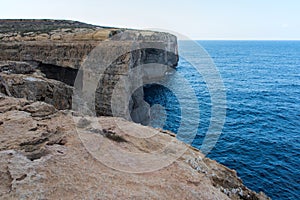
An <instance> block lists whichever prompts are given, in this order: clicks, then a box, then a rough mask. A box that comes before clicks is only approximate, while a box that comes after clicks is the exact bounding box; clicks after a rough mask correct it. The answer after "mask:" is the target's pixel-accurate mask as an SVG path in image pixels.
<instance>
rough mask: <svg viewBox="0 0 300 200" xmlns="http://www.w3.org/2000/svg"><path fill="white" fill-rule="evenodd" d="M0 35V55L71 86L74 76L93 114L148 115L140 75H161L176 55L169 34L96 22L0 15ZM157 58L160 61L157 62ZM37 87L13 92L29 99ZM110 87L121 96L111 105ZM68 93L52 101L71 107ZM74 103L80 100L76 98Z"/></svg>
mask: <svg viewBox="0 0 300 200" xmlns="http://www.w3.org/2000/svg"><path fill="white" fill-rule="evenodd" d="M0 39H1V41H0V49H1V51H0V61H4V62H7V61H14V62H16V61H17V62H26V63H27V64H28V65H30V66H31V68H32V70H31V72H32V73H33V72H34V71H37V70H38V71H39V72H42V73H43V74H45V78H48V79H55V80H58V81H61V82H63V83H65V84H67V85H69V86H74V82H75V80H76V78H77V85H76V87H75V89H78V90H80V91H79V92H82V93H81V94H82V95H81V97H80V98H83V99H82V100H81V101H85V102H87V103H86V104H85V106H87V108H85V109H87V110H92V111H93V112H92V113H95V114H96V115H98V116H99V115H107V116H112V115H114V116H119V117H124V118H126V119H131V118H133V119H134V121H136V122H147V118H148V117H149V116H148V109H149V107H148V105H147V104H146V103H145V102H143V90H142V89H141V88H139V87H141V86H142V85H143V83H144V81H145V80H148V81H149V79H150V80H152V79H157V78H159V77H161V76H164V73H165V72H166V71H167V70H168V67H175V66H176V65H177V61H178V55H177V40H176V37H175V36H173V35H171V34H168V33H160V32H152V31H137V30H125V29H116V28H108V27H100V26H93V25H88V24H83V23H80V22H72V21H63V20H61V21H56V20H0ZM113 55H114V56H115V57H114V56H113ZM112 58H113V59H112ZM145 64H147V66H146V67H141V68H142V69H139V71H138V73H135V74H131V75H130V71H132V69H134V68H138V67H139V66H141V65H145ZM157 64H159V65H161V67H160V66H159V67H157V66H158V65H157ZM83 66H84V67H83ZM4 69H5V67H4ZM4 69H3V68H2V70H1V71H2V72H3V71H5V70H4ZM78 70H81V72H82V73H81V76H80V77H78V76H77V75H78ZM6 72H7V71H6ZM28 74H30V73H28ZM11 75H12V76H15V73H14V71H10V72H9V73H7V74H6V75H3V77H4V78H6V79H9V77H8V76H11ZM26 76H30V77H31V75H26ZM30 77H29V79H28V78H27V79H26V81H27V82H28V81H29V80H32V81H34V82H35V83H34V84H36V80H37V79H34V78H36V77H33V78H30ZM128 77H130V78H128ZM19 79H20V78H19ZM26 81H25V82H26ZM51 81H52V80H51ZM51 81H50V82H51ZM119 81H123V82H122V85H120V84H119V85H120V87H115V86H116V84H117V83H118V82H119ZM12 84H13V86H12ZM12 84H10V83H8V86H9V88H10V89H12V90H13V91H14V90H32V89H33V88H32V87H28V85H30V84H20V83H16V82H14V83H12ZM40 89H41V88H40V87H36V91H31V92H30V93H31V94H32V95H25V94H20V93H18V92H16V93H18V95H19V96H17V95H15V92H12V95H14V96H17V97H20V96H22V97H28V98H29V99H33V94H37V95H39V93H44V89H42V90H40ZM133 89H135V90H138V91H137V92H135V96H131V94H132V93H133V92H134V91H131V90H133ZM25 93H29V92H25ZM113 93H115V94H119V97H120V98H121V99H118V103H116V106H114V108H112V105H111V104H112V103H111V102H112V99H111V98H112V94H113ZM67 96H70V95H69V91H67V92H66V95H65V96H61V95H56V96H55V97H56V101H62V102H63V103H62V105H59V106H58V107H57V108H59V109H61V108H63V109H64V108H70V107H71V105H70V104H72V98H70V97H69V98H68V99H61V98H60V97H63V98H67ZM57 98H58V99H57ZM36 99H37V100H43V99H47V101H46V102H47V103H52V102H53V101H50V100H49V99H48V98H46V97H45V98H44V97H43V98H40V97H39V96H37V97H36ZM89 101H91V102H89ZM65 102H68V103H69V104H66V103H65ZM54 103H55V104H53V105H55V106H57V103H56V102H54ZM74 106H75V107H78V106H79V105H78V104H77V103H76V104H75V105H74ZM74 109H76V108H74ZM113 109H114V110H113Z"/></svg>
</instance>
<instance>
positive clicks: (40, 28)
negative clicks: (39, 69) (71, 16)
mask: <svg viewBox="0 0 300 200" xmlns="http://www.w3.org/2000/svg"><path fill="white" fill-rule="evenodd" d="M74 28H86V29H98V28H108V27H102V26H95V25H91V24H86V23H82V22H78V21H71V20H51V19H0V33H10V32H14V33H21V34H22V33H27V32H40V33H49V32H51V31H53V30H56V29H74Z"/></svg>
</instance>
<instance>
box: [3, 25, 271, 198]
mask: <svg viewBox="0 0 300 200" xmlns="http://www.w3.org/2000/svg"><path fill="white" fill-rule="evenodd" d="M0 22H1V23H0V39H1V41H0V50H1V51H0V180H1V182H0V199H249V200H250V199H251V200H252V199H268V197H266V196H265V195H264V194H263V193H259V194H257V193H255V192H253V191H251V190H249V189H248V188H247V187H245V186H244V185H243V183H242V181H241V180H240V179H239V178H238V176H237V174H236V172H235V171H234V170H231V169H228V168H227V167H225V166H223V165H220V164H218V163H217V162H215V161H213V160H210V159H208V158H206V157H204V155H203V154H202V153H201V152H199V151H198V150H197V149H194V148H192V147H190V146H188V145H186V144H184V143H182V142H180V141H178V140H177V139H176V137H175V135H174V134H172V133H170V132H168V131H163V130H157V129H153V128H151V127H147V126H142V125H139V124H135V123H133V122H129V121H127V120H125V119H124V118H127V115H126V113H125V112H120V113H119V114H120V117H122V118H116V117H109V116H110V115H112V113H111V110H110V107H111V105H110V102H111V92H113V91H111V88H114V85H115V84H116V82H118V81H119V80H120V79H122V78H123V77H126V76H128V74H127V72H128V71H130V69H133V68H135V67H137V66H139V65H141V64H149V63H152V62H155V63H159V64H164V65H167V66H170V67H174V66H176V64H177V61H178V55H177V42H176V37H175V36H172V35H170V34H167V33H158V32H149V31H136V30H123V29H116V28H107V27H99V26H92V25H88V24H83V23H80V22H72V21H63V20H62V21H54V20H0ZM119 33H124V34H122V35H121V36H120V37H117V41H116V40H115V39H116V38H114V36H117V35H118V34H119ZM132 39H133V40H134V41H135V42H136V41H137V45H139V48H138V50H135V51H132V52H128V53H126V54H124V55H122V56H120V57H118V58H117V60H115V62H113V63H111V65H110V66H109V67H108V70H106V71H105V72H103V73H102V74H100V75H101V76H102V77H104V78H103V79H102V80H100V82H101V83H102V85H98V88H95V89H96V94H94V95H95V96H93V98H92V99H95V98H96V100H98V103H99V104H96V105H95V107H96V112H97V113H96V114H97V115H98V117H96V116H91V115H86V114H85V113H82V112H78V111H74V109H73V107H72V106H73V105H74V104H73V100H74V99H73V96H74V81H75V78H76V76H77V74H78V70H79V68H80V66H81V65H82V64H84V62H85V60H86V58H87V57H88V55H89V53H90V52H91V51H92V49H93V48H95V47H96V46H97V45H99V43H101V42H104V41H106V42H107V41H108V42H107V43H105V44H106V46H104V47H105V48H104V49H100V50H101V51H100V53H101V55H105V56H108V57H109V55H112V54H114V53H115V52H118V51H119V50H120V49H122V48H124V49H125V50H126V48H127V47H131V46H132V43H130V42H128V41H130V40H132ZM148 44H151V45H150V46H151V47H157V48H156V49H153V48H152V49H150V48H147V45H148ZM108 57H107V58H108ZM100 62H101V61H100ZM153 69H154V68H151V66H149V65H147V67H145V68H143V69H142V70H141V71H139V74H138V76H134V77H132V78H131V79H129V80H127V81H125V82H124V85H123V86H124V87H120V88H118V90H117V94H119V95H120V99H121V100H122V101H124V102H126V103H127V104H126V105H128V100H129V99H130V98H132V99H133V102H131V103H130V104H129V105H130V106H131V109H136V108H139V109H136V110H137V111H138V112H136V113H137V118H139V119H141V118H146V117H147V116H145V113H147V106H145V105H144V104H143V103H142V102H141V101H142V97H143V90H140V91H139V92H138V93H137V94H136V95H135V96H131V95H132V94H130V93H129V92H128V91H129V90H130V88H134V87H135V86H136V85H139V84H141V85H143V81H145V80H146V79H151V78H157V77H160V76H162V75H163V74H164V72H165V70H164V69H163V70H160V69H159V70H153ZM153 72H155V73H153ZM114 92H116V91H114ZM121 97H122V98H123V97H124V99H122V98H121ZM141 107H142V108H141ZM122 108H123V107H122V106H120V109H119V111H122ZM127 114H128V113H127ZM101 115H106V116H101ZM131 117H134V116H131ZM139 119H137V121H138V120H139Z"/></svg>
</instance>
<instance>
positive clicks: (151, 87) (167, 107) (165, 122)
mask: <svg viewBox="0 0 300 200" xmlns="http://www.w3.org/2000/svg"><path fill="white" fill-rule="evenodd" d="M143 90H144V101H145V102H147V103H148V104H149V105H150V122H149V124H148V125H150V126H152V127H155V128H162V129H164V130H169V131H172V132H174V133H177V132H178V129H179V127H180V123H181V108H180V104H179V101H178V99H177V97H176V95H175V94H174V93H173V92H172V91H171V90H170V89H169V88H167V87H165V86H163V85H161V84H157V83H155V84H146V85H144V86H143Z"/></svg>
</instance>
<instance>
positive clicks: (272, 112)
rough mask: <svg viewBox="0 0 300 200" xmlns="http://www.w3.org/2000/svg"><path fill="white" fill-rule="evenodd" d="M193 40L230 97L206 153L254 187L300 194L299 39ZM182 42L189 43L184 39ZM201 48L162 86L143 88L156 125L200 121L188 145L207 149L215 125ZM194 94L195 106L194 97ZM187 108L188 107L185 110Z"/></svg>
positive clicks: (181, 127)
mask: <svg viewBox="0 0 300 200" xmlns="http://www.w3.org/2000/svg"><path fill="white" fill-rule="evenodd" d="M195 42H196V44H197V45H199V46H200V47H201V48H202V49H203V50H204V51H205V52H207V54H208V55H209V56H210V58H211V60H212V63H213V64H214V66H215V69H216V70H217V72H218V73H219V75H220V78H221V80H222V83H223V86H224V89H225V94H226V96H225V98H226V105H223V106H225V109H226V113H225V114H226V115H225V116H224V122H221V124H222V123H223V124H224V125H223V127H222V129H221V132H220V135H219V136H218V138H217V140H216V143H215V145H214V146H213V148H212V149H211V150H210V151H209V152H207V155H206V156H207V157H209V158H211V159H214V160H216V161H218V162H219V163H222V164H224V165H225V166H227V167H229V168H231V169H235V170H236V171H237V173H238V176H239V177H240V178H241V179H242V180H243V183H244V184H245V185H246V186H247V187H248V188H250V189H252V190H254V191H256V192H260V191H263V192H264V193H265V194H267V195H268V196H269V197H271V198H272V199H283V200H285V199H300V41H195ZM182 47H185V48H187V46H186V45H185V44H184V41H179V49H180V48H182ZM193 51H194V52H193ZM196 51H198V50H197V48H195V49H194V48H193V47H191V48H189V52H192V53H194V54H195V56H192V57H191V58H189V59H186V58H184V57H180V60H179V64H178V66H177V68H176V71H174V72H171V73H169V74H168V75H167V78H166V79H165V80H164V84H160V83H157V84H151V85H146V86H145V87H144V93H145V100H146V101H147V102H148V103H149V104H150V105H151V108H153V109H152V112H151V113H152V114H153V116H154V115H155V117H153V120H152V121H151V125H152V126H154V127H160V128H163V129H167V130H171V131H173V132H175V133H178V131H181V132H188V131H189V130H188V128H186V130H185V127H189V123H192V124H193V123H198V124H199V125H198V126H197V129H196V134H195V136H194V137H193V140H192V141H188V142H189V143H191V145H193V146H194V147H196V148H199V149H201V145H203V141H204V139H205V136H206V134H207V132H208V130H209V126H210V124H211V123H214V122H213V121H211V117H212V105H213V100H212V98H211V91H210V87H209V86H208V84H207V80H206V79H205V77H204V76H203V74H201V70H200V71H199V70H197V68H196V67H195V66H194V65H193V63H195V62H197V61H200V60H201V59H202V57H201V56H197V55H198V54H199V53H198V52H196ZM200 67H201V65H200ZM182 79H184V81H182ZM190 89H192V90H193V93H194V94H193V95H189V94H188V90H190ZM193 96H195V97H196V101H197V103H196V104H195V103H190V102H189V98H194V97H193ZM183 105H184V106H185V107H189V109H188V111H187V113H185V114H184V115H183V110H182V106H183ZM223 109H224V107H223ZM198 112H199V113H200V115H197V114H196V115H195V113H198ZM195 116H196V117H195ZM197 116H198V117H197ZM183 118H188V119H183ZM198 118H199V119H198ZM162 119H163V120H162ZM183 121H184V123H183ZM182 140H183V141H184V139H182Z"/></svg>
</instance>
